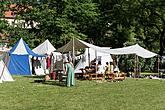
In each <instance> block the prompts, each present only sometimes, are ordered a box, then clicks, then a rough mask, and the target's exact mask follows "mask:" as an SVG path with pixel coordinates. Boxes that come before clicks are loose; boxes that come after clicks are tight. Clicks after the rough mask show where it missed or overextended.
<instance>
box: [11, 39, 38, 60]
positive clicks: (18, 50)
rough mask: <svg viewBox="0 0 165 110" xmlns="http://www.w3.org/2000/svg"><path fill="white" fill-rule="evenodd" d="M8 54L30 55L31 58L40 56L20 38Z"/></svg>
mask: <svg viewBox="0 0 165 110" xmlns="http://www.w3.org/2000/svg"><path fill="white" fill-rule="evenodd" d="M9 53H10V54H15V55H32V56H37V57H39V56H40V55H38V54H36V53H34V52H33V51H32V50H31V49H30V48H29V46H28V45H27V44H26V43H25V41H24V40H23V39H22V38H20V39H19V40H18V41H17V42H16V44H15V45H14V46H13V48H12V49H11V50H10V51H9Z"/></svg>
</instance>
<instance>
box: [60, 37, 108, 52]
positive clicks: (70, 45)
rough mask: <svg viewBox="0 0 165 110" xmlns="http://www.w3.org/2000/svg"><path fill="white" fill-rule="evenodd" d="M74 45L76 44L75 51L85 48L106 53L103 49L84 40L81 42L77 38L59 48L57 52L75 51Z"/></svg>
mask: <svg viewBox="0 0 165 110" xmlns="http://www.w3.org/2000/svg"><path fill="white" fill-rule="evenodd" d="M73 44H74V49H75V50H79V49H83V48H92V49H94V50H97V51H100V52H104V53H106V52H105V51H104V50H103V49H102V48H101V47H99V46H95V45H92V44H89V43H87V42H84V41H82V40H79V39H77V38H74V40H73V39H72V40H71V41H70V42H68V43H67V44H66V45H64V46H62V47H61V48H59V49H57V50H58V51H60V52H69V51H72V50H73Z"/></svg>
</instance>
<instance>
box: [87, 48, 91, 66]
mask: <svg viewBox="0 0 165 110" xmlns="http://www.w3.org/2000/svg"><path fill="white" fill-rule="evenodd" d="M88 66H89V67H90V66H91V64H90V53H89V48H88Z"/></svg>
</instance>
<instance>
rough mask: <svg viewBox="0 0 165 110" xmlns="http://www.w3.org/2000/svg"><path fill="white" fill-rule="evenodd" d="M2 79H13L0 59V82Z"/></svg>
mask: <svg viewBox="0 0 165 110" xmlns="http://www.w3.org/2000/svg"><path fill="white" fill-rule="evenodd" d="M4 81H14V80H13V78H12V76H11V75H10V73H9V71H8V69H7V67H6V66H5V64H4V62H3V61H2V60H1V61H0V82H1V83H2V82H4Z"/></svg>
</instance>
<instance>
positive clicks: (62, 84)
mask: <svg viewBox="0 0 165 110" xmlns="http://www.w3.org/2000/svg"><path fill="white" fill-rule="evenodd" d="M31 83H38V84H45V85H54V86H61V87H66V86H65V82H59V81H58V80H48V81H45V80H43V79H37V80H34V82H31Z"/></svg>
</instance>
